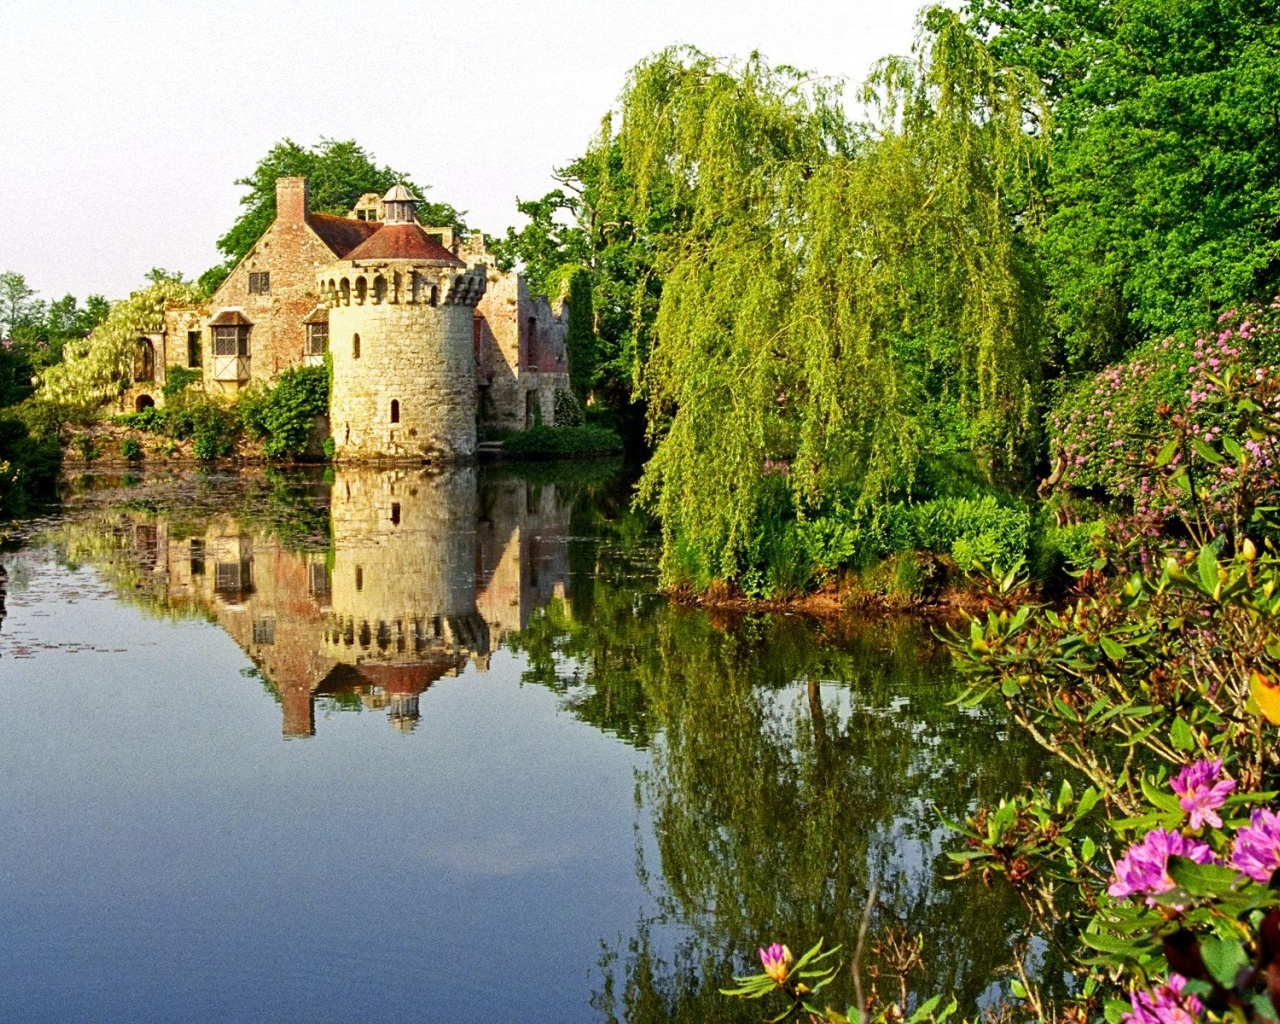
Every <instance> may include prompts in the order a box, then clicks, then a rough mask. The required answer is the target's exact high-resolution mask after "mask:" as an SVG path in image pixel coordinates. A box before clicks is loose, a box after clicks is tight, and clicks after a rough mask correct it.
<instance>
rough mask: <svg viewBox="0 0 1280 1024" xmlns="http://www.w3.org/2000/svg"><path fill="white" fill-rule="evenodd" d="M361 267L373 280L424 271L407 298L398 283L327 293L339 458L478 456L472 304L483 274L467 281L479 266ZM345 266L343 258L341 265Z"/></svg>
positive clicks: (333, 415) (400, 277) (406, 276)
mask: <svg viewBox="0 0 1280 1024" xmlns="http://www.w3.org/2000/svg"><path fill="white" fill-rule="evenodd" d="M346 270H347V277H343V280H344V281H349V278H350V277H351V276H355V275H354V274H353V273H352V271H351V268H346ZM362 271H364V274H367V276H368V277H370V278H371V279H373V280H377V279H378V278H383V279H385V280H401V281H409V280H412V279H413V277H414V275H417V277H418V279H419V280H420V281H421V282H422V283H421V287H420V298H419V301H406V299H408V298H410V297H411V295H410V294H409V293H407V292H406V293H405V294H397V292H396V291H394V290H393V291H390V292H388V293H387V295H386V296H385V297H384V298H382V299H380V300H378V301H375V299H374V296H375V294H376V292H375V289H374V288H373V287H372V286H367V287H366V288H364V289H361V290H360V291H356V290H355V289H354V288H353V287H352V286H350V284H349V283H348V287H347V288H346V289H342V290H339V291H337V292H336V293H334V294H330V295H328V296H327V301H328V302H329V303H330V309H329V351H330V353H331V355H332V360H333V391H332V394H331V397H330V401H329V423H330V427H331V429H332V431H333V439H334V444H335V449H336V452H337V456H338V458H339V459H340V460H341V459H390V460H404V461H422V460H424V459H425V460H427V461H429V462H442V461H457V460H467V459H472V458H474V457H475V452H476V379H475V360H474V357H473V354H472V319H473V318H472V305H473V303H474V301H475V297H476V296H475V294H474V293H475V291H476V290H477V288H478V287H479V286H480V283H481V282H479V281H473V282H471V283H470V284H468V281H467V279H468V278H469V277H474V276H475V275H461V277H460V276H459V275H457V274H456V272H451V271H444V272H441V271H440V270H439V268H435V269H432V268H419V269H412V268H409V267H401V268H399V269H398V270H392V269H391V268H390V267H388V268H386V271H385V277H384V275H383V274H382V273H381V272H380V271H378V269H377V268H362ZM342 272H343V271H342V268H341V265H340V266H339V269H338V270H337V271H336V273H337V274H338V275H339V276H342ZM364 274H362V276H364ZM357 279H358V280H359V279H360V278H357ZM361 294H363V298H358V297H357V296H359V295H361ZM431 296H434V297H435V304H432V301H431V298H430V297H431ZM393 299H394V300H395V301H392V300H393ZM357 338H358V339H359V343H358V349H357V342H356V339H357ZM357 350H358V353H359V354H358V355H357ZM393 403H394V405H393Z"/></svg>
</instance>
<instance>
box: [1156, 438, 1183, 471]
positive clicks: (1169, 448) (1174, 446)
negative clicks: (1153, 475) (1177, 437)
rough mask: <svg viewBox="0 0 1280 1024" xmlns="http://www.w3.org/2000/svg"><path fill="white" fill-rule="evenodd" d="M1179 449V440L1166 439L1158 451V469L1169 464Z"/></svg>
mask: <svg viewBox="0 0 1280 1024" xmlns="http://www.w3.org/2000/svg"><path fill="white" fill-rule="evenodd" d="M1177 451H1178V442H1177V441H1166V442H1165V443H1164V444H1163V445H1162V446H1161V448H1160V451H1159V452H1157V453H1156V469H1160V468H1161V467H1163V466H1167V465H1169V460H1170V459H1172V458H1173V456H1174V455H1175V454H1176V453H1177Z"/></svg>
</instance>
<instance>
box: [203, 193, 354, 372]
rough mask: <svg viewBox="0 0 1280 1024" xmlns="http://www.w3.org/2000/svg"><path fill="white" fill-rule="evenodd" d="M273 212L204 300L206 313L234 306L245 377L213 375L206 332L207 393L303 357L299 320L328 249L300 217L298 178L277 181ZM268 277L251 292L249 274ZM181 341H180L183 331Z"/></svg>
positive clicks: (302, 203) (302, 196)
mask: <svg viewBox="0 0 1280 1024" xmlns="http://www.w3.org/2000/svg"><path fill="white" fill-rule="evenodd" d="M276 191H277V214H276V219H275V221H274V222H272V224H271V227H269V228H268V229H267V231H266V233H265V234H264V235H263V236H262V237H261V238H260V239H259V240H258V242H257V244H255V245H254V247H253V248H252V249H251V250H250V251H249V255H248V256H246V257H245V258H244V259H243V260H242V261H241V262H240V264H239V266H237V267H236V268H235V270H233V271H232V272H231V274H230V276H229V277H228V278H227V279H226V280H225V281H224V282H223V283H222V286H221V287H220V288H219V289H218V290H217V291H216V292H215V293H214V294H213V296H212V297H211V298H210V300H209V303H208V311H209V313H210V315H212V316H216V315H217V314H218V312H219V311H220V310H223V309H240V310H241V311H243V313H244V316H245V317H246V319H248V320H249V321H250V323H252V325H253V326H252V327H251V328H250V330H249V380H218V379H216V377H215V371H214V358H213V347H212V344H213V342H212V335H211V332H210V331H208V330H207V329H206V330H205V332H204V333H205V337H204V345H205V347H204V352H203V355H204V358H203V360H202V362H203V364H204V383H205V389H206V390H207V391H209V392H211V393H218V392H225V393H232V394H234V393H235V392H236V391H239V390H240V389H241V388H242V387H244V386H245V385H246V384H248V383H249V381H250V380H261V381H268V382H269V381H273V380H275V378H276V377H277V376H278V375H279V374H280V371H282V370H285V369H287V368H289V367H292V366H301V365H303V362H304V357H305V346H306V328H305V327H304V325H303V320H305V319H306V316H307V314H308V313H310V312H311V310H312V309H314V308H315V306H316V303H317V302H318V301H319V299H318V296H317V295H316V290H315V277H316V271H317V270H318V269H319V268H320V267H323V266H325V265H327V264H329V263H332V262H333V258H334V256H333V252H332V251H331V250H330V249H329V247H328V246H327V245H325V243H324V242H323V241H321V240H320V238H319V236H318V235H316V233H315V232H314V231H313V230H312V229H311V227H310V225H308V224H307V221H306V189H305V180H304V179H302V178H280V179H278V180H277V190H276ZM263 272H265V273H267V274H269V275H270V282H269V285H270V288H269V291H267V292H266V293H265V294H251V293H250V291H249V275H250V274H253V273H263ZM180 341H181V345H182V346H183V348H184V352H185V345H186V335H185V333H184V334H183V335H182V336H181V339H180Z"/></svg>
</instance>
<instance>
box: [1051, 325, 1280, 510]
mask: <svg viewBox="0 0 1280 1024" xmlns="http://www.w3.org/2000/svg"><path fill="white" fill-rule="evenodd" d="M1278 327H1280V300H1277V302H1276V303H1273V304H1272V305H1271V306H1270V307H1268V308H1266V309H1260V308H1253V309H1250V310H1247V311H1241V310H1230V311H1228V312H1226V313H1224V314H1223V315H1222V316H1221V317H1220V318H1219V323H1218V328H1219V329H1218V330H1217V331H1216V332H1215V333H1213V334H1210V335H1206V336H1204V337H1200V338H1197V339H1196V340H1195V341H1194V342H1185V341H1180V340H1178V339H1175V338H1165V339H1162V340H1160V341H1157V342H1152V343H1150V344H1148V345H1145V346H1143V347H1142V348H1141V349H1139V350H1138V351H1137V352H1136V353H1135V354H1134V356H1133V357H1132V358H1131V359H1130V360H1129V361H1128V362H1127V363H1124V364H1122V365H1118V366H1112V367H1108V368H1107V369H1106V370H1104V371H1102V372H1101V373H1099V374H1097V375H1096V376H1095V377H1093V378H1091V379H1090V380H1087V381H1085V382H1083V383H1082V384H1081V385H1079V386H1078V387H1077V388H1075V389H1074V390H1073V391H1071V392H1069V393H1068V394H1067V396H1066V397H1065V398H1064V400H1063V401H1062V402H1060V403H1059V405H1058V407H1057V409H1056V410H1055V411H1054V412H1053V413H1052V414H1051V415H1050V416H1049V420H1048V426H1049V434H1050V444H1051V446H1052V448H1053V450H1054V452H1055V453H1056V457H1057V458H1058V459H1060V460H1061V464H1062V466H1063V474H1062V482H1063V484H1065V485H1068V486H1072V487H1077V488H1086V489H1094V490H1098V491H1101V492H1103V493H1104V494H1106V495H1107V496H1108V497H1110V498H1113V499H1122V500H1123V501H1125V502H1126V503H1128V504H1129V505H1130V507H1131V508H1132V509H1133V512H1134V514H1135V518H1136V519H1137V520H1138V521H1139V523H1140V524H1141V529H1143V530H1144V531H1145V532H1147V533H1148V534H1151V533H1154V532H1157V531H1158V529H1159V528H1160V527H1162V526H1163V525H1164V524H1166V523H1167V522H1169V521H1171V520H1173V519H1174V518H1176V517H1177V516H1178V515H1179V514H1180V513H1181V512H1183V511H1185V509H1186V508H1187V507H1188V506H1189V505H1190V504H1193V503H1194V502H1195V501H1196V500H1198V499H1199V498H1200V497H1203V496H1207V497H1209V498H1210V499H1211V502H1210V505H1211V507H1212V508H1213V509H1214V510H1215V511H1217V512H1218V514H1219V516H1223V515H1225V514H1226V513H1227V511H1228V510H1229V504H1230V498H1231V496H1232V494H1233V493H1234V492H1236V491H1238V490H1239V489H1240V488H1241V487H1249V488H1252V489H1254V490H1264V491H1274V490H1275V487H1276V482H1277V475H1276V472H1277V467H1278V466H1280V451H1278V450H1277V444H1276V440H1275V436H1274V433H1273V432H1269V431H1267V430H1265V429H1260V424H1259V421H1267V422H1274V421H1275V419H1276V417H1277V416H1280V369H1278V368H1277V366H1278V364H1280V330H1278ZM1171 481H1178V486H1172V487H1171V486H1169V483H1170V482H1171ZM1197 488H1199V490H1200V491H1201V494H1196V493H1195V492H1196V489H1197Z"/></svg>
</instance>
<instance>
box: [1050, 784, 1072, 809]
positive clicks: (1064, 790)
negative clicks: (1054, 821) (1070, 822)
mask: <svg viewBox="0 0 1280 1024" xmlns="http://www.w3.org/2000/svg"><path fill="white" fill-rule="evenodd" d="M1074 795H1075V792H1074V791H1073V790H1072V788H1071V783H1070V782H1068V781H1067V780H1066V779H1063V780H1062V787H1061V788H1060V789H1059V790H1058V800H1057V804H1056V805H1055V808H1054V809H1055V810H1056V811H1058V813H1062V812H1063V811H1064V810H1066V809H1067V805H1068V804H1069V803H1071V798H1072V797H1073V796H1074Z"/></svg>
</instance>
